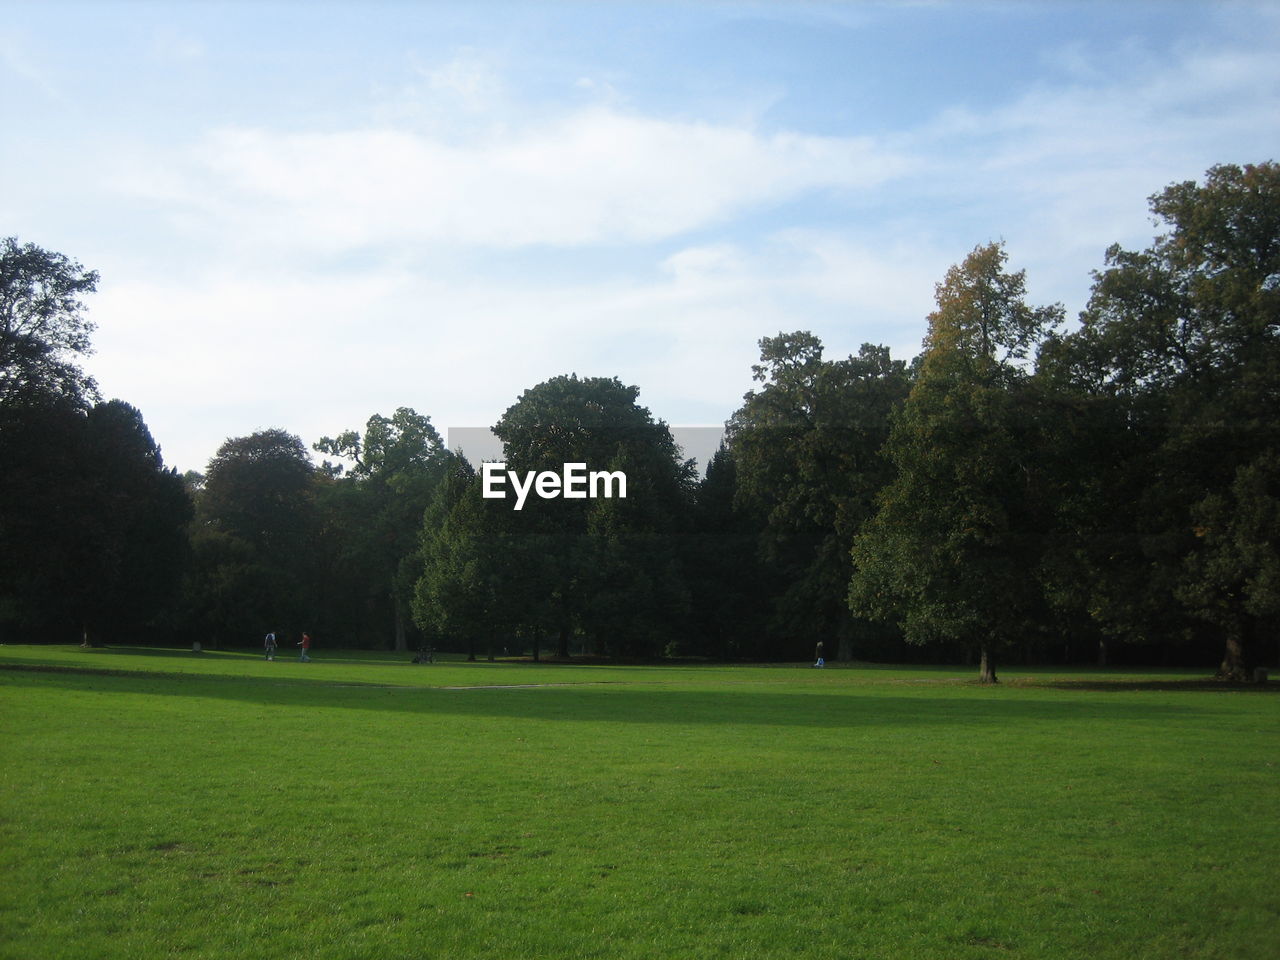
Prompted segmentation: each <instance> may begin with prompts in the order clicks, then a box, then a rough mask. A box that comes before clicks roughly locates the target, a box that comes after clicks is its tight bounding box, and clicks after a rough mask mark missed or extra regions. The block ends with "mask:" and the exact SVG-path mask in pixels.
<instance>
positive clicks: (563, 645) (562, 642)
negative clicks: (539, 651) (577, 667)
mask: <svg viewBox="0 0 1280 960" xmlns="http://www.w3.org/2000/svg"><path fill="white" fill-rule="evenodd" d="M556 656H557V657H559V658H560V659H561V660H568V659H569V624H567V623H565V622H564V621H561V623H560V637H559V639H558V640H557V641H556Z"/></svg>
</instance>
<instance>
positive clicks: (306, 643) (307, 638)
mask: <svg viewBox="0 0 1280 960" xmlns="http://www.w3.org/2000/svg"><path fill="white" fill-rule="evenodd" d="M298 646H300V647H301V648H302V652H301V653H300V654H298V662H299V663H310V662H311V657H310V656H308V655H307V651H309V650H310V649H311V635H310V634H307V633H304V634H303V635H302V639H301V640H299V641H298Z"/></svg>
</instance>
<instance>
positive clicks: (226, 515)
mask: <svg viewBox="0 0 1280 960" xmlns="http://www.w3.org/2000/svg"><path fill="white" fill-rule="evenodd" d="M315 484H316V471H315V467H314V466H313V465H312V463H311V460H310V458H309V457H308V455H307V450H306V447H305V446H304V445H303V443H302V440H301V439H299V438H298V437H296V436H294V435H293V434H290V433H288V432H286V431H284V430H280V429H271V430H263V431H259V432H257V433H254V434H251V435H249V436H246V437H235V438H232V439H229V440H227V441H226V442H225V443H224V444H223V445H222V446H221V447H220V448H219V449H218V452H217V453H216V454H215V455H214V457H213V459H212V460H210V461H209V467H208V471H207V473H206V477H205V483H204V488H203V490H202V491H201V493H200V496H199V500H198V501H197V513H196V524H195V528H194V532H193V535H192V540H193V544H194V546H195V549H196V554H197V556H196V560H197V562H196V564H195V570H196V573H197V574H202V575H203V578H196V579H192V580H190V581H189V583H188V590H187V600H186V606H187V609H188V610H189V611H199V610H214V609H222V610H225V609H226V603H225V602H224V601H223V600H219V599H217V598H216V597H215V596H210V591H212V592H213V593H214V594H217V593H218V592H219V591H222V590H224V588H225V585H226V584H227V583H232V582H233V583H238V584H240V585H241V590H242V596H241V600H240V602H241V606H240V607H239V609H238V612H237V613H236V615H235V616H234V618H233V619H231V620H226V621H221V622H218V623H210V624H204V626H205V627H206V628H207V629H210V630H212V631H214V634H213V636H214V639H215V641H216V640H217V639H219V638H224V639H229V640H230V641H231V642H239V641H242V640H244V639H247V638H248V636H250V635H253V634H256V633H257V632H259V631H263V632H265V629H267V626H268V625H288V626H289V628H290V629H300V628H301V624H302V621H303V620H304V619H307V618H310V617H312V616H314V615H315V610H316V609H317V606H318V604H319V603H320V601H321V599H322V598H321V596H320V594H321V590H320V589H319V580H320V571H319V569H318V567H319V566H320V565H319V564H318V562H317V559H318V558H317V557H316V556H315V547H316V543H317V535H318V525H317V517H316V512H315ZM224 562H225V563H226V564H230V567H229V568H224V566H223V564H224ZM233 603H234V601H233ZM277 632H285V631H284V630H278V631H277Z"/></svg>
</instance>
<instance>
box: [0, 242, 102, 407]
mask: <svg viewBox="0 0 1280 960" xmlns="http://www.w3.org/2000/svg"><path fill="white" fill-rule="evenodd" d="M97 285H98V274H97V272H96V271H94V270H85V269H84V267H82V266H81V265H80V264H79V263H77V262H76V261H74V260H71V259H69V258H68V257H66V256H64V255H63V254H60V253H51V252H49V251H47V250H42V249H40V248H39V247H37V246H36V245H35V244H31V243H28V244H22V245H19V243H18V241H17V238H16V237H5V238H3V239H0V405H2V406H12V405H15V404H17V405H25V404H27V403H31V402H34V398H36V397H38V396H41V395H46V396H47V395H54V396H60V397H64V398H66V399H68V400H70V401H72V402H73V403H77V404H79V403H83V402H84V401H85V400H91V399H93V397H94V395H95V392H96V391H95V387H94V384H93V381H92V380H91V379H89V378H88V377H86V376H85V375H84V373H83V372H82V371H81V370H80V368H79V367H77V366H76V365H75V363H74V362H73V359H74V357H75V356H76V355H78V354H85V353H88V352H89V349H90V339H89V335H90V334H91V333H92V332H93V324H92V323H91V322H90V321H89V319H88V318H87V317H86V316H85V315H84V301H83V300H82V299H81V298H82V297H83V296H84V294H86V293H92V292H93V291H94V290H95V289H96V288H97Z"/></svg>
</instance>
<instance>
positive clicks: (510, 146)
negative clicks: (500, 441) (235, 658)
mask: <svg viewBox="0 0 1280 960" xmlns="http://www.w3.org/2000/svg"><path fill="white" fill-rule="evenodd" d="M0 10H2V11H3V17H0V24H2V25H0V83H3V85H4V87H5V89H6V91H7V96H6V98H5V105H4V115H5V121H6V122H5V130H6V134H5V138H4V142H3V143H0V176H3V177H4V182H6V183H9V184H11V185H21V189H11V190H8V191H4V193H3V194H2V195H0V223H2V224H3V229H0V233H2V234H3V235H13V236H16V237H18V239H19V240H20V241H22V242H32V243H36V244H38V245H40V246H41V247H43V248H45V249H49V250H58V251H61V252H64V253H66V254H67V255H68V256H72V257H74V258H76V259H77V260H79V261H80V262H82V263H83V264H84V265H85V266H86V267H88V268H90V269H94V270H98V271H99V272H100V274H101V282H100V284H99V288H98V292H97V294H96V295H95V296H94V297H93V298H92V299H91V302H90V304H89V310H90V315H91V317H92V319H93V320H94V321H95V322H96V324H97V333H96V335H95V346H96V348H97V353H96V355H95V356H94V357H93V358H91V359H90V361H89V363H88V365H87V370H88V372H89V373H90V374H91V375H93V376H94V377H95V378H96V380H97V381H98V383H99V384H100V386H101V388H102V390H103V393H104V394H105V395H107V396H120V397H124V398H126V399H128V400H129V402H131V403H134V404H136V405H137V406H138V407H139V408H140V409H141V410H142V411H143V412H144V413H145V415H146V418H147V421H148V423H149V424H150V425H151V427H152V429H153V431H154V434H155V436H156V438H157V440H158V441H159V442H160V444H161V445H162V446H163V448H164V451H165V455H166V460H167V461H168V462H169V463H171V464H174V465H177V466H179V467H180V468H182V469H203V467H204V466H205V464H206V463H207V461H208V459H209V458H210V457H211V456H212V455H213V453H214V452H215V451H216V450H217V448H218V446H219V444H220V443H221V442H222V441H223V440H224V439H225V438H226V437H228V436H236V435H241V434H245V433H248V432H250V431H252V430H255V429H259V428H262V427H269V426H283V427H286V428H288V429H290V430H293V431H296V432H298V433H299V434H301V435H302V436H304V437H305V438H307V439H308V441H310V440H313V439H314V438H316V437H319V436H322V435H325V434H329V433H332V432H333V431H335V430H339V429H342V428H343V427H344V426H346V425H349V424H352V423H359V422H363V420H364V419H365V418H366V417H367V416H368V415H369V414H370V413H371V412H374V411H379V410H381V411H384V412H385V411H390V410H393V409H395V408H396V407H398V406H401V405H410V406H413V407H414V408H415V409H417V410H420V411H423V412H425V413H429V414H430V415H431V416H432V418H433V420H434V421H435V422H436V423H438V424H440V425H442V427H443V426H447V425H450V424H454V425H465V426H482V425H489V424H493V423H494V422H496V420H497V418H498V417H499V416H500V415H501V414H502V411H503V410H505V409H507V408H508V407H509V406H510V405H511V403H512V402H514V400H515V398H516V397H517V396H518V395H519V394H520V392H521V391H522V390H524V389H526V388H527V387H529V386H531V385H532V384H535V383H539V382H542V381H544V380H546V379H548V378H550V377H554V376H557V375H560V374H565V373H569V372H577V373H579V374H580V375H584V376H617V377H619V378H620V379H621V380H622V381H623V382H625V383H630V384H638V385H640V386H641V388H642V390H643V394H642V401H643V402H644V403H645V405H646V406H648V407H649V408H650V409H652V410H653V411H654V413H655V415H656V416H658V417H660V418H661V419H663V420H666V421H667V422H669V423H673V424H706V425H711V424H721V423H723V421H724V420H725V418H726V417H727V416H728V415H729V414H730V413H731V412H732V411H733V410H734V409H735V408H736V407H737V406H738V404H739V402H740V400H741V397H742V394H743V393H744V391H745V390H747V389H748V388H749V387H750V386H751V380H750V367H751V363H752V362H753V361H754V360H755V358H756V344H757V341H758V340H759V338H760V337H762V336H767V335H771V334H774V333H776V332H777V331H779V330H794V329H798V328H805V329H812V330H813V331H814V332H815V333H817V334H818V335H819V336H821V338H822V339H823V342H824V343H825V344H826V345H827V348H828V354H829V355H830V356H833V357H834V356H841V355H844V354H847V353H852V352H856V351H857V349H858V346H859V345H860V344H862V343H863V342H872V343H877V342H878V343H884V344H887V345H889V346H890V347H891V348H892V349H893V352H894V355H895V356H903V357H909V356H911V355H912V354H914V353H916V352H918V350H919V348H920V342H921V338H922V337H923V335H924V332H925V317H926V316H927V315H928V313H929V311H930V309H931V307H932V294H933V289H934V284H935V283H937V282H938V281H939V280H940V279H941V278H942V276H943V274H944V273H945V271H946V269H947V267H948V266H949V265H951V264H954V263H956V262H958V261H959V260H960V259H961V258H962V257H963V256H964V254H965V253H966V252H967V251H969V250H971V249H973V247H974V246H975V244H979V243H987V242H990V241H993V240H1001V239H1002V240H1004V241H1005V243H1006V246H1007V249H1008V251H1009V254H1010V259H1011V262H1012V263H1013V264H1015V265H1016V266H1017V267H1018V268H1025V269H1026V270H1027V280H1028V296H1029V298H1030V299H1031V300H1032V301H1033V302H1036V303H1053V302H1062V303H1063V304H1064V305H1065V306H1066V308H1067V316H1068V318H1069V319H1070V318H1072V317H1074V315H1075V313H1076V312H1077V311H1078V310H1079V308H1080V307H1082V306H1083V303H1084V299H1085V297H1086V296H1087V293H1088V288H1089V282H1090V281H1089V274H1090V271H1091V270H1093V269H1097V268H1099V267H1100V266H1101V264H1102V256H1103V251H1104V250H1105V249H1106V247H1107V246H1108V245H1109V244H1111V243H1114V242H1119V243H1122V244H1124V245H1125V246H1126V247H1129V248H1131V249H1140V248H1143V247H1145V246H1146V245H1147V244H1148V243H1149V241H1150V239H1151V235H1152V233H1153V226H1152V224H1151V221H1150V218H1149V211H1148V209H1147V204H1146V198H1147V197H1148V196H1150V195H1151V194H1153V193H1155V192H1157V191H1159V190H1161V189H1163V188H1164V187H1165V186H1166V185H1167V184H1169V183H1171V182H1175V181H1180V180H1188V179H1194V178H1197V177H1199V176H1200V175H1201V174H1203V172H1204V171H1205V170H1206V169H1207V168H1209V167H1210V166H1212V165H1213V164H1216V163H1246V162H1260V161H1263V160H1267V159H1272V158H1273V157H1274V155H1275V153H1276V136H1275V121H1274V118H1275V116H1276V115H1277V105H1278V101H1280V96H1278V94H1280V76H1278V75H1277V73H1276V71H1275V70H1274V63H1275V59H1276V55H1277V52H1278V50H1277V48H1278V47H1280V7H1277V6H1276V5H1274V4H1257V5H1249V4H1240V5H1237V4H1232V5H1221V4H1208V3H1192V2H1188V3H1180V4H1177V5H1176V6H1174V5H1169V4H1156V3H1151V4H1146V3H1103V2H1095V3H1035V4H975V3H958V4H949V5H938V6H935V5H928V4H924V5H920V4H892V3H866V4H804V5H799V4H783V3H772V2H763V3H723V4H688V5H685V4H680V5H676V4H670V5H657V6H655V5H652V4H646V5H628V4H602V5H590V4H581V3H562V4H555V3H533V4H498V3H485V4H454V3H438V4H436V3H433V4H403V3H374V4H355V3H332V4H326V5H303V4H297V3H279V4H242V3H221V2H208V3H201V4H180V3H164V2H157V3H146V4H141V3H89V4H72V3H59V2H53V3H46V4H34V3H22V2H8V3H0Z"/></svg>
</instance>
